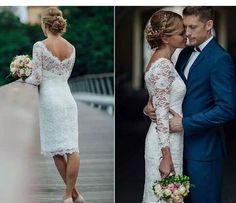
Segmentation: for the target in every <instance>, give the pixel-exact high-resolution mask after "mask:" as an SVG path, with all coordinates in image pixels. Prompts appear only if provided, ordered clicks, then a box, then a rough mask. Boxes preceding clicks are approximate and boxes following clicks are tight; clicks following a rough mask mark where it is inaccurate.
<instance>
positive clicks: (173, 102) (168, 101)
mask: <svg viewBox="0 0 236 203" xmlns="http://www.w3.org/2000/svg"><path fill="white" fill-rule="evenodd" d="M145 83H146V87H147V89H148V92H149V96H152V103H153V106H154V108H155V113H156V116H157V120H156V122H152V123H151V125H150V127H149V131H148V133H147V136H146V141H145V185H144V194H143V203H157V202H160V201H159V200H158V199H157V197H156V196H155V195H154V192H153V190H152V185H153V183H154V181H155V180H160V179H161V177H160V173H159V165H160V157H161V156H162V153H161V148H162V147H165V146H168V147H170V151H171V156H172V161H173V164H174V168H175V172H176V174H177V175H180V174H182V167H183V133H170V132H169V118H170V117H171V115H170V113H169V109H170V108H171V109H173V110H174V111H175V112H177V113H179V114H180V115H182V102H183V99H184V96H185V92H186V87H185V84H184V82H183V81H182V79H181V77H180V76H179V75H178V73H177V71H176V70H175V68H174V66H173V64H172V63H171V61H170V60H168V59H165V58H160V59H158V60H157V61H155V62H154V63H152V65H151V66H150V68H149V70H148V71H147V72H146V73H145Z"/></svg>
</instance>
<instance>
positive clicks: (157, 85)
mask: <svg viewBox="0 0 236 203" xmlns="http://www.w3.org/2000/svg"><path fill="white" fill-rule="evenodd" d="M158 62H159V63H158V65H157V64H155V63H154V64H152V66H151V68H150V69H149V70H148V72H147V73H146V75H145V76H146V77H145V82H146V85H147V88H148V91H149V94H150V95H151V96H152V98H153V107H154V108H155V113H156V116H157V120H156V124H157V127H156V132H157V135H158V139H159V144H160V145H161V148H163V147H166V146H168V147H169V146H170V142H169V110H170V90H171V84H172V82H173V81H174V79H175V78H176V73H175V72H174V71H173V70H174V67H173V64H172V63H171V62H170V61H168V60H166V59H164V60H163V59H162V60H159V61H158Z"/></svg>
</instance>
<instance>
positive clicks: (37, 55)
mask: <svg viewBox="0 0 236 203" xmlns="http://www.w3.org/2000/svg"><path fill="white" fill-rule="evenodd" d="M42 53H43V51H42V48H41V47H40V45H39V43H35V44H34V46H33V60H32V74H31V75H30V76H29V77H28V78H26V80H25V82H26V83H29V84H32V85H39V84H40V83H41V81H42V66H43V61H42Z"/></svg>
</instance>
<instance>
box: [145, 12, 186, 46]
mask: <svg viewBox="0 0 236 203" xmlns="http://www.w3.org/2000/svg"><path fill="white" fill-rule="evenodd" d="M181 21H182V17H181V15H179V14H177V13H174V12H172V11H164V10H159V11H157V12H155V13H154V14H153V15H152V16H151V18H150V19H149V21H148V23H147V25H146V28H145V31H144V34H145V38H146V40H147V42H148V43H149V45H150V46H151V49H154V48H158V47H160V46H162V45H163V40H162V39H163V37H164V36H171V35H173V34H175V32H176V27H177V25H178V23H179V22H181Z"/></svg>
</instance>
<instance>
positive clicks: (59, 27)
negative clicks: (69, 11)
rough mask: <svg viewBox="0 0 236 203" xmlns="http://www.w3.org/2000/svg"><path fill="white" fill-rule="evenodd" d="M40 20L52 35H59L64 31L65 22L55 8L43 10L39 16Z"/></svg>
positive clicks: (59, 11)
mask: <svg viewBox="0 0 236 203" xmlns="http://www.w3.org/2000/svg"><path fill="white" fill-rule="evenodd" d="M41 19H42V22H43V23H44V24H45V25H46V26H48V29H49V31H50V32H51V33H53V34H61V33H63V32H65V31H66V26H67V22H66V20H65V19H64V18H63V16H62V12H61V10H59V9H58V8H56V7H49V8H47V9H45V10H44V11H43V12H42V14H41Z"/></svg>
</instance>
